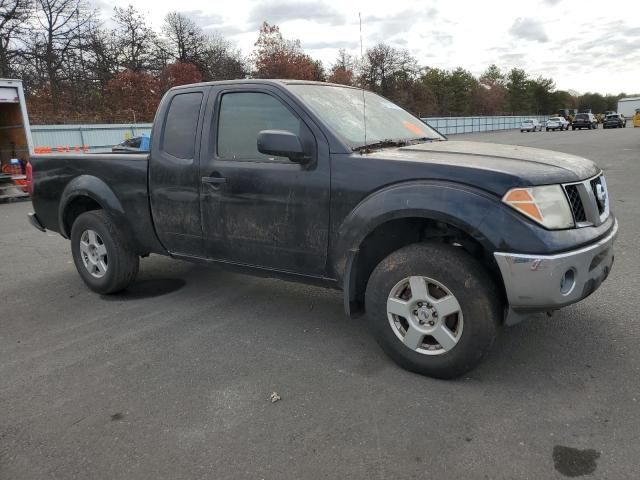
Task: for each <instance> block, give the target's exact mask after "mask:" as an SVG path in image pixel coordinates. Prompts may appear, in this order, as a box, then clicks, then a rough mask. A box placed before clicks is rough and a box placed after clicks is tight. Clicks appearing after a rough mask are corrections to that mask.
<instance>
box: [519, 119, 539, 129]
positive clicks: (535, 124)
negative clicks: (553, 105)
mask: <svg viewBox="0 0 640 480" xmlns="http://www.w3.org/2000/svg"><path fill="white" fill-rule="evenodd" d="M536 130H538V131H540V132H541V131H542V125H540V122H539V121H538V120H536V119H535V118H529V119H528V120H525V121H524V122H522V123H521V124H520V132H535V131H536Z"/></svg>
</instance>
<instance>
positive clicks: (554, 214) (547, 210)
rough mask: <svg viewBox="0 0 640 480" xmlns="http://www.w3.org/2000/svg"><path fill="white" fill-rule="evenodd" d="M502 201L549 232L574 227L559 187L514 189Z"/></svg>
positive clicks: (569, 209) (567, 204)
mask: <svg viewBox="0 0 640 480" xmlns="http://www.w3.org/2000/svg"><path fill="white" fill-rule="evenodd" d="M502 201H503V202H504V203H506V204H507V205H509V206H510V207H512V208H514V209H515V210H518V211H519V212H520V213H522V214H523V215H525V216H527V217H529V218H530V219H532V220H534V221H536V222H538V223H539V224H540V225H542V226H544V227H546V228H549V229H551V230H558V229H562V228H571V227H573V226H574V223H573V215H572V214H571V208H570V207H569V202H568V200H567V197H566V195H565V194H564V191H563V190H562V187H561V186H560V185H543V186H540V187H530V188H514V189H512V190H509V191H508V192H507V193H506V194H505V196H504V197H503V198H502Z"/></svg>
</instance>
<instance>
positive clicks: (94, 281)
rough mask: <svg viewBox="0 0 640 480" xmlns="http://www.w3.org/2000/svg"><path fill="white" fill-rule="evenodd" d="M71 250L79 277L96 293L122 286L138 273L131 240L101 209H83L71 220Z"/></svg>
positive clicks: (111, 291)
mask: <svg viewBox="0 0 640 480" xmlns="http://www.w3.org/2000/svg"><path fill="white" fill-rule="evenodd" d="M71 253H72V255H73V261H74V263H75V265H76V269H77V270H78V273H79V274H80V277H82V280H84V283H86V284H87V286H88V287H89V288H90V289H91V290H93V291H94V292H97V293H102V294H108V293H115V292H118V291H120V290H123V289H124V288H126V287H127V285H129V284H130V283H131V282H133V280H135V278H136V275H137V274H138V267H139V263H140V259H139V257H138V255H137V253H136V251H135V249H134V248H133V245H132V242H131V241H130V239H129V238H128V237H127V235H125V233H124V232H123V231H122V230H121V229H120V228H119V227H118V226H117V225H116V224H115V222H114V221H113V219H112V218H111V217H110V216H109V215H108V214H107V213H106V212H105V211H104V210H93V211H90V212H85V213H83V214H82V215H80V216H79V217H78V218H77V219H76V221H75V222H73V226H72V227H71Z"/></svg>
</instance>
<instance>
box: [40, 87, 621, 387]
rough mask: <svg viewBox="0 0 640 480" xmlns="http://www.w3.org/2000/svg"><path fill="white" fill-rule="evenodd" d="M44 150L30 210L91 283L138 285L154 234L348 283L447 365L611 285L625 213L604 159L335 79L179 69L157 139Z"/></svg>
mask: <svg viewBox="0 0 640 480" xmlns="http://www.w3.org/2000/svg"><path fill="white" fill-rule="evenodd" d="M363 99H364V100H366V101H365V102H364V103H365V106H366V108H365V110H366V114H365V115H363V113H364V112H363ZM365 118H366V122H365ZM365 125H366V128H365ZM31 163H32V166H33V194H32V199H33V206H34V209H35V213H33V214H31V215H30V221H31V223H32V224H33V225H34V226H35V227H37V228H38V229H40V230H43V231H44V230H45V229H49V230H52V231H55V232H59V233H60V234H61V235H62V236H63V237H65V238H68V239H70V240H71V251H72V255H73V259H74V262H75V265H76V268H77V270H78V272H79V274H80V276H81V277H82V279H83V280H84V282H85V283H86V284H87V286H88V287H89V288H90V289H92V290H94V291H95V292H98V293H101V294H108V293H112V292H117V291H119V290H122V289H125V288H126V287H127V285H129V284H130V283H131V282H133V281H134V280H135V277H136V273H137V271H138V263H139V258H140V257H145V256H147V255H149V254H151V253H155V254H161V255H169V256H171V257H173V258H176V259H182V260H188V261H194V262H211V263H217V264H223V265H226V266H229V267H233V268H239V269H242V270H245V271H250V272H253V273H255V274H262V275H268V276H274V277H278V278H284V279H288V280H292V281H300V282H310V283H314V284H319V285H323V286H327V287H332V288H336V289H341V290H342V291H343V292H344V307H345V310H346V312H347V314H348V315H351V316H360V315H362V314H366V317H365V318H366V323H367V324H368V327H369V328H370V329H371V331H372V332H373V334H374V336H375V338H376V340H377V341H378V342H379V344H380V345H381V347H382V348H383V349H384V350H385V351H386V352H387V353H388V354H389V355H390V356H391V357H392V358H393V359H394V360H395V361H396V362H398V363H399V364H400V365H402V366H403V367H405V368H407V369H410V370H413V371H416V372H419V373H422V374H426V375H430V376H435V377H441V378H451V377H455V376H458V375H461V374H462V373H464V372H466V371H468V370H469V369H470V368H472V367H473V366H475V365H476V364H478V362H479V361H480V360H481V358H482V357H483V355H484V354H485V353H486V351H487V350H488V349H489V347H490V346H491V345H492V343H493V341H494V339H495V337H496V335H497V333H498V331H499V329H500V327H501V326H502V325H503V324H513V323H515V322H517V321H519V320H521V319H522V318H525V317H526V316H529V315H530V314H533V313H539V312H549V311H552V310H556V309H558V308H560V307H563V306H566V305H569V304H572V303H575V302H577V301H579V300H581V299H583V298H585V297H586V296H588V295H590V294H591V293H592V292H593V291H594V290H596V289H597V288H598V286H599V285H600V284H601V282H602V281H603V280H604V279H605V278H606V277H607V275H608V274H609V271H610V269H611V266H612V263H613V248H612V246H613V242H614V239H615V237H616V234H617V230H618V224H617V221H616V219H615V217H614V215H613V214H612V213H611V212H610V211H609V200H608V196H607V187H606V183H605V179H604V176H603V174H602V171H601V170H600V169H599V168H598V167H596V165H594V164H593V163H592V162H591V161H589V160H586V159H583V158H579V157H576V156H572V155H566V154H562V153H557V152H551V151H546V150H539V149H533V148H525V147H520V146H509V145H497V144H489V143H475V142H464V141H448V140H447V139H446V138H445V137H444V136H442V135H440V134H439V133H438V132H436V131H435V130H433V129H431V128H430V127H429V126H427V125H426V124H424V123H423V122H422V121H420V120H419V119H418V118H416V117H414V116H412V115H411V114H409V113H407V112H406V111H404V110H403V109H401V108H400V107H398V106H397V105H395V104H393V103H391V102H389V101H387V100H385V99H384V98H382V97H379V96H377V95H375V94H373V93H370V92H363V91H362V90H359V89H355V88H350V87H344V86H340V85H332V84H326V83H315V82H302V81H271V80H242V81H226V82H214V83H203V84H196V85H188V86H183V87H178V88H174V89H172V90H170V91H169V92H168V93H167V94H166V95H165V97H164V98H163V100H162V103H161V105H160V107H159V109H158V112H157V114H156V118H155V122H154V127H153V132H152V135H151V151H150V153H149V154H146V153H143V154H140V153H122V154H118V153H107V154H72V155H69V154H67V155H59V154H49V155H35V156H33V158H32V159H31Z"/></svg>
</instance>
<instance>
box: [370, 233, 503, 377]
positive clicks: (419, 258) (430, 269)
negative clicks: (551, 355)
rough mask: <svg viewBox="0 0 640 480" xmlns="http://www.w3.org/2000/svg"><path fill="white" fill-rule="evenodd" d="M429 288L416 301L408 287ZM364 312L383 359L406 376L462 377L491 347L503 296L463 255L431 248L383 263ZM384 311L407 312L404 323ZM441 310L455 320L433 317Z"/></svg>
mask: <svg viewBox="0 0 640 480" xmlns="http://www.w3.org/2000/svg"><path fill="white" fill-rule="evenodd" d="M412 282H415V283H412ZM420 282H422V283H420ZM425 282H426V283H425ZM427 284H428V285H431V287H425V289H424V295H423V296H420V295H418V294H416V296H418V300H416V299H415V298H416V296H414V294H413V293H412V291H411V290H413V289H412V288H411V287H410V285H416V286H417V287H416V288H421V287H420V285H423V286H425V285H427ZM438 287H443V288H444V289H442V288H440V289H438ZM430 288H434V289H435V290H430ZM445 289H446V290H445ZM427 291H428V292H430V293H429V294H427V293H426V292H427ZM398 292H402V293H401V295H404V296H403V297H399V296H398V295H399V294H398ZM436 292H439V293H440V294H444V295H445V296H444V297H443V296H436ZM407 295H408V298H407ZM403 299H404V300H403ZM424 299H426V301H425V302H422V301H420V300H424ZM445 299H446V303H438V302H442V301H443V300H445ZM451 299H453V300H451ZM405 300H406V302H405ZM429 300H430V301H431V302H433V304H432V303H429ZM419 301H420V303H417V302H419ZM403 302H404V303H403ZM438 305H440V307H438ZM452 305H455V306H454V307H452ZM365 308H366V314H367V322H368V324H369V328H370V329H371V331H372V333H373V336H374V337H375V339H376V341H377V342H378V344H379V345H380V346H381V347H382V349H383V350H384V351H385V352H386V353H387V355H389V356H390V357H391V358H392V359H393V360H394V361H395V362H396V363H397V364H398V365H400V366H401V367H403V368H405V369H407V370H410V371H412V372H416V373H420V374H422V375H427V376H430V377H435V378H455V377H459V376H460V375H462V374H464V373H465V372H468V371H469V370H471V369H472V368H474V367H475V366H477V365H478V364H479V363H480V361H481V360H482V358H483V357H484V355H485V354H486V353H487V351H488V350H489V349H490V348H491V346H492V345H493V342H494V341H495V338H496V336H497V334H498V331H499V326H500V323H501V318H502V314H503V302H502V296H501V294H500V292H499V290H498V288H497V287H496V285H495V283H494V282H493V280H492V278H491V277H490V276H489V274H488V273H487V272H486V270H485V269H484V268H483V267H482V266H481V265H480V264H479V263H478V262H477V261H476V260H475V259H474V258H473V257H471V256H470V255H469V254H468V253H467V252H465V251H464V250H462V249H461V248H458V247H453V246H450V245H445V244H436V243H424V244H414V245H409V246H407V247H404V248H401V249H400V250H397V251H395V252H393V253H392V254H391V255H389V256H388V257H387V258H385V259H384V260H382V262H380V264H378V266H377V267H376V268H375V269H374V271H373V273H372V274H371V276H370V278H369V282H368V284H367V288H366V293H365ZM388 308H392V309H396V308H397V309H400V310H399V311H404V310H405V309H406V311H407V315H408V316H407V317H403V316H400V315H396V314H394V313H390V312H389V311H388ZM456 308H457V310H455V309H456ZM438 309H440V311H441V312H443V310H444V309H449V311H454V313H452V314H444V312H443V315H440V317H441V318H438ZM416 312H417V313H416ZM433 312H435V315H432V314H433ZM445 315H446V316H445ZM409 320H411V322H412V323H409ZM420 322H422V323H420ZM452 322H453V323H452ZM443 325H444V327H446V328H443ZM414 326H415V327H414ZM403 328H404V331H402V329H403ZM420 329H422V330H420ZM425 329H426V330H425ZM431 331H433V332H434V333H436V334H437V335H435V336H430V335H429V333H428V332H431ZM410 332H411V333H412V334H410ZM443 332H445V334H444V337H443ZM436 337H439V338H441V339H442V340H444V342H443V341H442V340H436ZM405 342H407V343H409V344H410V345H406V344H405ZM445 344H448V346H446V347H445Z"/></svg>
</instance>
